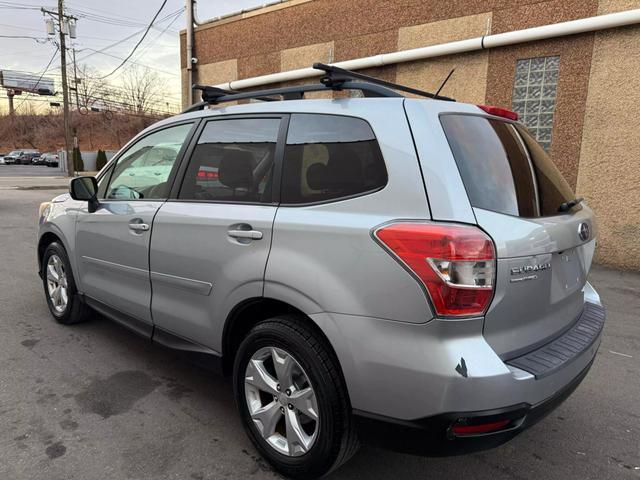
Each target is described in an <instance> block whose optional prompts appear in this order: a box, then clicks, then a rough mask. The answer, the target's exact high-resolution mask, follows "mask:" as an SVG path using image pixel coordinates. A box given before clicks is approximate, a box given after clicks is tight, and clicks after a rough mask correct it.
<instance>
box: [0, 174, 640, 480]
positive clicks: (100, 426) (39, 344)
mask: <svg viewBox="0 0 640 480" xmlns="http://www.w3.org/2000/svg"><path fill="white" fill-rule="evenodd" d="M26 168H32V167H26ZM43 168H46V167H43ZM2 175H3V172H2V168H0V176H2ZM0 180H2V181H1V182H0V246H1V248H0V479H6V480H21V479H29V480H31V479H33V480H36V479H43V480H45V479H46V480H57V479H64V480H69V479H82V480H91V479H124V478H135V479H218V478H231V479H234V478H256V479H260V478H274V477H277V475H276V474H274V473H273V472H272V471H271V470H270V469H269V467H268V465H267V464H266V463H265V462H264V461H262V460H261V459H260V458H259V457H258V455H257V453H256V452H255V450H254V449H253V447H252V446H251V443H250V442H249V440H248V439H247V438H246V437H245V434H244V432H243V430H242V427H241V425H240V421H239V419H238V417H237V416H236V413H235V407H234V405H233V399H232V394H231V388H230V383H229V382H228V381H227V380H225V379H221V378H218V377H215V376H213V375H211V374H210V373H208V372H206V371H203V370H200V369H198V368H196V367H194V366H192V365H190V364H188V363H186V362H184V361H182V360H181V359H179V358H178V357H176V356H175V355H174V354H172V353H171V352H167V351H165V350H163V349H160V348H158V347H155V346H153V345H150V344H149V342H147V341H145V340H142V339H140V338H138V337H136V336H134V335H132V334H130V333H129V332H127V331H126V330H124V329H122V328H121V327H119V326H117V325H115V324H113V323H110V322H108V321H106V320H104V319H102V318H100V317H98V316H96V317H95V319H94V320H93V321H91V322H88V323H85V324H81V325H77V326H74V327H65V326H62V325H58V324H56V323H55V322H54V321H53V320H52V319H51V317H50V315H49V312H48V310H47V306H46V304H45V300H44V297H43V294H42V285H41V282H40V279H39V278H38V276H37V274H36V265H35V242H36V222H37V218H36V217H37V207H38V204H39V203H40V202H41V201H45V200H48V199H50V198H51V197H53V196H54V195H56V194H59V193H61V192H62V190H17V189H13V188H12V185H13V183H17V182H13V181H11V180H8V179H7V178H1V179H0ZM48 181H49V180H48V179H38V180H36V179H34V180H32V181H30V182H28V181H25V182H23V183H21V185H22V186H23V187H24V186H29V185H31V184H33V185H36V186H37V184H38V182H40V184H42V185H49V184H50V183H47V182H48ZM21 182H22V180H21ZM58 183H64V182H58ZM591 282H592V283H593V284H594V286H595V287H596V289H598V290H599V292H600V294H601V296H602V298H603V301H604V303H605V306H606V307H607V311H608V321H607V324H606V327H605V335H604V338H603V341H602V345H601V347H600V350H599V353H598V356H597V359H596V362H595V364H594V366H593V368H592V370H591V372H590V374H589V376H588V377H587V379H586V380H585V381H584V382H583V384H582V385H581V386H580V387H579V388H578V390H577V391H576V392H575V393H574V394H573V396H572V397H570V398H569V400H567V401H566V402H565V403H564V404H563V405H562V406H560V407H559V408H558V409H557V410H556V411H554V412H553V413H552V414H551V415H550V416H549V417H547V418H546V419H545V420H543V421H542V422H541V423H539V424H538V425H536V426H535V427H533V428H532V429H530V430H528V431H526V432H524V433H523V434H522V435H520V436H519V437H517V438H516V439H514V440H513V441H511V442H510V443H508V444H507V445H504V446H502V447H500V448H498V449H495V450H492V451H487V452H483V453H480V454H474V455H470V456H465V457H451V458H420V457H412V456H406V455H399V454H395V453H390V452H386V451H382V450H376V449H373V448H369V447H363V448H362V449H361V450H360V452H359V453H358V454H357V455H356V456H355V457H354V458H353V459H352V461H351V462H349V463H348V464H347V465H346V466H344V467H343V468H342V469H340V470H338V471H337V472H335V473H334V474H333V475H332V476H331V478H334V479H360V478H366V479H388V478H394V479H398V480H399V479H410V478H411V479H414V478H415V479H426V478H429V479H478V480H480V479H490V480H502V479H505V480H506V479H563V480H566V479H598V480H604V479H612V480H613V479H615V480H621V479H638V478H640V274H638V273H624V272H619V271H615V270H610V269H605V268H602V267H597V268H595V269H594V270H593V271H592V274H591Z"/></svg>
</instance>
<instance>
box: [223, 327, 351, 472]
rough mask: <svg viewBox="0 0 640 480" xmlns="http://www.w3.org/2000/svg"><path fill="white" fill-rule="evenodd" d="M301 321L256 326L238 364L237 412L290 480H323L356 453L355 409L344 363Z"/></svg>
mask: <svg viewBox="0 0 640 480" xmlns="http://www.w3.org/2000/svg"><path fill="white" fill-rule="evenodd" d="M306 322H309V320H308V319H305V318H304V317H301V316H296V315H287V316H282V317H277V318H272V319H269V320H266V321H264V322H261V323H259V324H257V325H256V326H255V327H254V328H253V329H252V330H251V331H250V332H249V333H248V334H247V336H246V337H245V339H244V340H243V341H242V343H241V345H240V348H239V349H238V353H237V355H236V358H235V362H234V369H233V384H234V385H233V386H234V393H235V398H236V404H237V406H238V409H239V411H240V415H241V418H242V422H243V425H244V427H245V430H246V431H247V434H248V435H249V438H250V439H251V440H252V442H253V444H254V445H255V447H256V448H257V450H258V451H259V452H260V453H261V454H262V456H263V457H265V458H266V459H267V461H269V463H270V464H271V465H273V467H274V468H275V469H276V470H277V471H278V472H280V473H281V474H283V475H285V476H287V477H291V478H318V477H321V476H323V475H326V474H327V473H329V472H330V471H332V470H334V469H336V468H338V467H339V466H340V465H341V464H343V463H344V462H346V461H347V460H348V459H349V458H351V456H352V455H353V454H354V453H355V452H356V450H357V448H358V440H357V437H356V434H355V429H354V426H353V421H352V418H351V409H350V405H349V400H348V397H347V390H346V387H345V385H344V380H343V379H342V375H341V374H340V370H339V368H338V363H337V359H336V358H335V355H333V353H332V352H331V350H330V348H329V346H328V345H327V344H326V340H325V339H324V338H323V337H322V336H321V335H319V334H318V333H316V331H315V330H314V329H312V328H310V327H309V326H308V325H307V324H306Z"/></svg>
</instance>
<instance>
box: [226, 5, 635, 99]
mask: <svg viewBox="0 0 640 480" xmlns="http://www.w3.org/2000/svg"><path fill="white" fill-rule="evenodd" d="M638 23H640V9H636V10H628V11H625V12H618V13H610V14H607V15H599V16H596V17H589V18H581V19H579V20H570V21H568V22H562V23H554V24H551V25H544V26H541V27H533V28H526V29H524V30H515V31H513V32H505V33H498V34H495V35H485V36H482V37H476V38H470V39H468V40H459V41H456V42H449V43H442V44H440V45H430V46H428V47H420V48H413V49H411V50H401V51H399V52H392V53H382V54H380V55H373V56H371V57H364V58H356V59H353V60H346V61H343V62H336V63H332V65H335V66H336V67H340V68H345V69H347V70H359V69H364V68H374V67H381V66H383V65H393V64H396V63H403V62H411V61H415V60H424V59H427V58H434V57H440V56H443V55H453V54H457V53H465V52H472V51H477V50H485V49H488V48H496V47H504V46H507V45H515V44H518V43H524V42H533V41H536V40H545V39H549V38H556V37H563V36H566V35H575V34H578V33H586V32H595V31H598V30H604V29H607V28H615V27H622V26H625V25H633V24H638ZM323 74H324V72H321V71H319V70H315V69H313V68H311V67H308V68H300V69H297V70H290V71H287V72H279V73H272V74H269V75H262V76H259V77H252V78H245V79H241V80H233V81H231V82H227V83H221V84H219V85H216V87H219V88H224V89H233V90H242V89H243V88H252V87H258V86H261V85H268V84H271V83H278V82H288V81H292V80H301V79H304V78H310V77H317V76H320V75H323Z"/></svg>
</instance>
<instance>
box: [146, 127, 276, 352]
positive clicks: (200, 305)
mask: <svg viewBox="0 0 640 480" xmlns="http://www.w3.org/2000/svg"><path fill="white" fill-rule="evenodd" d="M282 124H283V121H282V119H281V118H280V116H278V115H275V116H269V117H261V118H246V117H240V118H238V117H236V118H233V119H231V118H227V119H214V120H210V121H208V122H207V123H206V124H205V125H204V127H203V129H202V133H201V134H200V136H199V138H198V141H197V144H196V145H195V147H194V149H193V153H192V154H191V158H190V159H189V163H188V166H187V168H186V170H185V173H184V179H183V181H182V185H181V188H180V191H179V192H178V193H177V194H176V197H177V198H175V199H170V200H169V201H167V202H166V203H165V204H163V205H162V207H161V208H160V210H159V211H158V214H157V215H156V218H155V220H154V224H153V236H152V239H151V252H150V269H151V283H152V286H153V300H152V306H151V310H152V313H153V319H154V324H155V326H156V330H158V329H161V330H164V331H165V332H169V333H172V334H174V335H178V336H180V337H183V338H186V339H189V340H191V341H192V342H195V343H197V344H200V345H203V346H205V347H208V348H209V349H212V350H214V351H216V352H220V338H221V337H222V328H223V325H224V320H225V319H226V317H227V315H228V313H229V311H230V310H231V309H232V308H233V307H234V306H235V305H237V304H238V303H239V302H241V301H242V300H245V299H248V298H252V297H261V296H262V290H263V281H264V269H265V266H266V262H267V257H268V255H269V248H270V245H271V229H272V225H273V221H274V218H275V213H276V209H277V202H276V200H277V199H276V197H275V196H274V195H273V192H272V190H273V185H272V183H273V177H274V166H275V164H276V161H275V159H276V158H277V157H278V155H279V154H281V149H278V148H277V146H278V135H279V132H283V133H284V130H283V128H284V127H283V126H282Z"/></svg>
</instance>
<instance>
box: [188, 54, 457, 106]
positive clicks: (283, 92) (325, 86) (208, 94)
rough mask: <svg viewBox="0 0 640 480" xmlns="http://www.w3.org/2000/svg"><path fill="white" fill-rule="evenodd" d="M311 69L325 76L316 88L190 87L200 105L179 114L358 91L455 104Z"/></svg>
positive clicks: (355, 76) (337, 72)
mask: <svg viewBox="0 0 640 480" xmlns="http://www.w3.org/2000/svg"><path fill="white" fill-rule="evenodd" d="M313 68H315V69H316V70H322V71H324V72H325V75H323V76H322V78H321V79H320V83H319V84H318V83H316V84H309V85H297V86H293V87H280V88H270V89H266V90H256V91H251V92H239V91H237V90H225V89H223V88H218V87H212V86H209V85H193V88H194V89H197V90H201V91H202V102H199V103H196V104H194V105H192V106H191V107H189V108H187V109H186V110H184V111H183V112H182V113H187V112H194V111H197V110H202V109H203V108H205V107H206V106H208V105H218V104H220V103H226V102H233V101H236V100H245V99H255V100H262V101H265V102H271V101H276V100H300V99H303V98H304V94H305V93H306V92H321V91H329V90H338V91H340V90H358V91H360V92H362V94H363V95H364V96H365V97H403V95H401V94H399V93H398V92H396V91H395V90H400V91H402V92H406V93H412V94H414V95H419V96H422V97H427V98H432V99H435V100H446V101H455V100H453V99H452V98H449V97H444V96H441V95H438V94H434V93H430V92H425V91H422V90H418V89H415V88H411V87H406V86H404V85H400V84H397V83H392V82H387V81H386V80H381V79H379V78H375V77H370V76H368V75H363V74H361V73H356V72H352V71H350V70H344V69H342V68H339V67H334V66H333V65H325V64H323V63H314V64H313ZM357 80H362V81H357ZM278 97H280V98H278Z"/></svg>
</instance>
